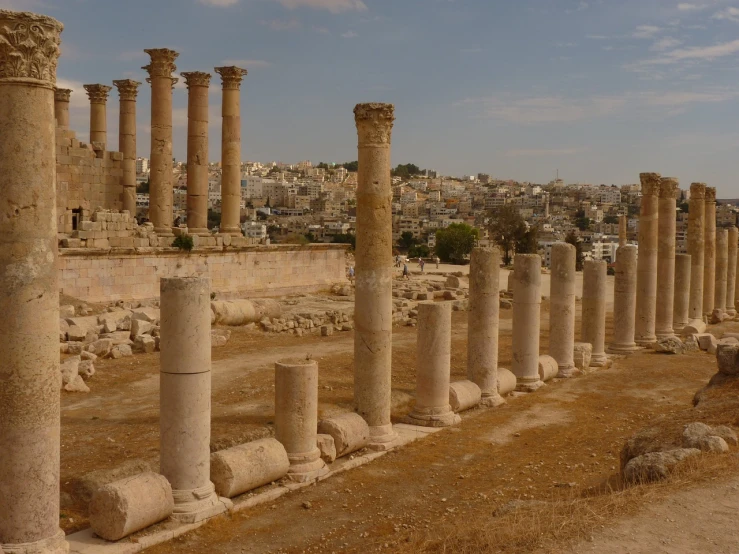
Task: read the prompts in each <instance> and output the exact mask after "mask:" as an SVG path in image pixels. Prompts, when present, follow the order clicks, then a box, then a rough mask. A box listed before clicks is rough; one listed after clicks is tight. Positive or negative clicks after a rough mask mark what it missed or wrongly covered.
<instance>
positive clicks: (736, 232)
mask: <svg viewBox="0 0 739 554" xmlns="http://www.w3.org/2000/svg"><path fill="white" fill-rule="evenodd" d="M738 243H739V229H737V228H736V227H729V267H728V269H727V272H726V313H727V314H729V317H731V318H735V317H736V306H734V302H735V301H736V264H737V253H738V252H737V250H738V248H739V244H738Z"/></svg>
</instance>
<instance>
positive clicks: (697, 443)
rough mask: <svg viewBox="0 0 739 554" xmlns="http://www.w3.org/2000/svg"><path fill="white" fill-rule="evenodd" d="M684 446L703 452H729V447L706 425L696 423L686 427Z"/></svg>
mask: <svg viewBox="0 0 739 554" xmlns="http://www.w3.org/2000/svg"><path fill="white" fill-rule="evenodd" d="M683 446H685V447H686V448H697V449H699V450H701V451H702V452H728V451H729V445H728V444H726V441H725V440H724V439H722V438H721V437H719V436H718V435H716V434H715V433H714V432H713V429H712V428H711V427H710V426H709V425H706V424H705V423H701V422H695V423H691V424H689V425H686V426H685V429H684V430H683Z"/></svg>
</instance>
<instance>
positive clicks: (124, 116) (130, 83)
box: [113, 79, 141, 217]
mask: <svg viewBox="0 0 739 554" xmlns="http://www.w3.org/2000/svg"><path fill="white" fill-rule="evenodd" d="M113 84H114V85H115V86H116V88H117V89H118V95H119V96H120V108H119V111H118V117H119V123H118V150H120V151H121V153H122V154H123V209H124V210H128V211H129V212H130V214H131V215H132V216H134V217H135V216H136V95H137V94H138V89H139V85H141V83H139V82H137V81H134V80H132V79H124V80H121V81H113Z"/></svg>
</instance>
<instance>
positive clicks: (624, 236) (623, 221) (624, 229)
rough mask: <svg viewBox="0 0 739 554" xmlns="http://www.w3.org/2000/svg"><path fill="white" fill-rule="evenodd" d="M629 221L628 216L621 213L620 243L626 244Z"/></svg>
mask: <svg viewBox="0 0 739 554" xmlns="http://www.w3.org/2000/svg"><path fill="white" fill-rule="evenodd" d="M627 222H628V220H627V219H626V216H625V215H623V214H621V215H619V216H618V245H619V246H626V243H627V242H628V241H627V231H628V230H627Z"/></svg>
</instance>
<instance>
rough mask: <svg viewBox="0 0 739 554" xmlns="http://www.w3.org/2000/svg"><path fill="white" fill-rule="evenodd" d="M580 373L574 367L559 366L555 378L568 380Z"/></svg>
mask: <svg viewBox="0 0 739 554" xmlns="http://www.w3.org/2000/svg"><path fill="white" fill-rule="evenodd" d="M580 373H582V372H581V371H580V370H579V369H577V368H576V367H575V365H574V364H573V365H566V366H559V371H558V372H557V375H555V377H557V378H559V379H569V378H570V377H575V376H576V375H580Z"/></svg>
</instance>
